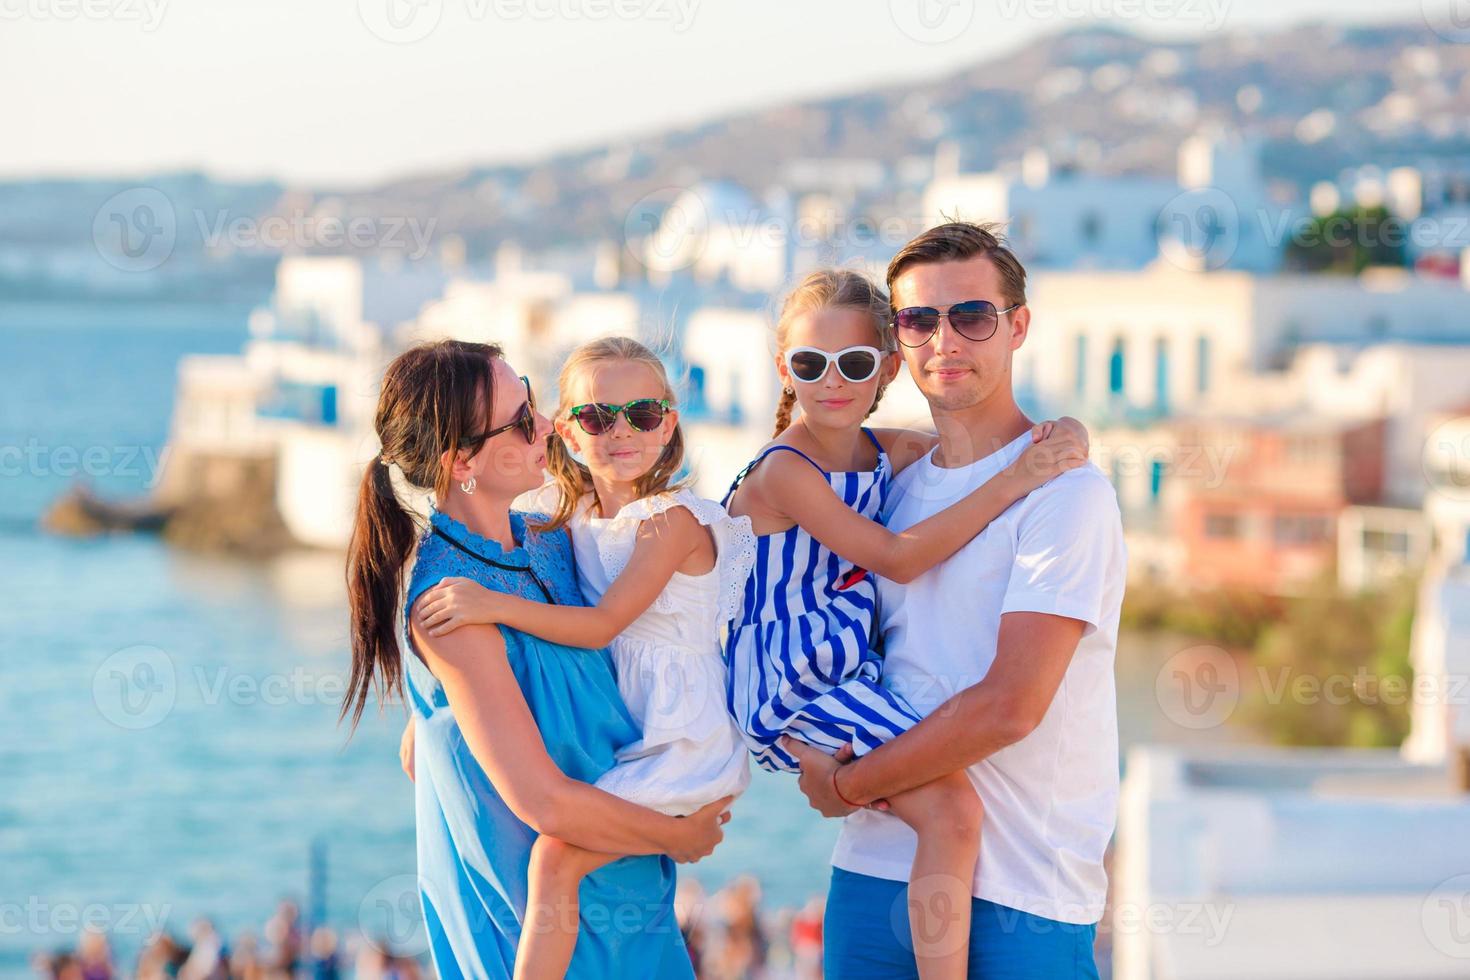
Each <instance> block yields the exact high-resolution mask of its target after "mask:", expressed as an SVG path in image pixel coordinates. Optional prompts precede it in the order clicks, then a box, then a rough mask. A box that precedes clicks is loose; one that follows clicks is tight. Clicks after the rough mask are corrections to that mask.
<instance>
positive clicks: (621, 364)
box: [423, 337, 754, 980]
mask: <svg viewBox="0 0 1470 980" xmlns="http://www.w3.org/2000/svg"><path fill="white" fill-rule="evenodd" d="M558 387H559V389H560V394H561V404H560V406H558V408H557V411H556V415H555V417H554V419H553V421H554V422H555V424H556V430H557V433H558V435H557V436H554V437H553V438H552V439H551V441H550V443H549V446H548V452H547V456H548V460H549V462H548V466H547V469H548V471H549V472H550V473H551V476H552V478H553V482H552V483H550V484H548V485H547V486H546V487H544V488H543V492H542V493H541V494H539V495H538V496H537V499H536V501H535V503H534V504H533V505H532V506H531V508H530V509H531V510H533V511H537V512H544V513H548V514H550V515H551V516H550V518H549V519H548V520H546V521H544V522H543V523H542V524H541V526H540V527H539V528H538V530H539V531H541V532H543V533H545V532H547V531H552V530H556V529H559V528H562V527H565V528H567V530H568V531H569V533H570V534H571V539H572V549H573V551H574V552H575V553H576V556H577V578H578V580H579V581H580V584H581V586H582V595H583V598H585V599H586V600H587V602H588V603H589V604H590V605H589V606H586V607H576V606H565V605H551V604H549V603H542V602H531V601H528V600H526V599H522V598H519V597H517V596H512V595H507V594H503V593H499V592H492V591H490V590H488V589H485V588H483V587H482V586H480V585H479V584H478V583H475V582H473V581H470V580H468V579H459V578H451V579H445V580H444V583H442V584H441V585H439V586H438V587H436V588H437V590H436V591H434V592H431V593H429V595H430V599H429V600H428V601H426V602H425V603H424V606H423V616H424V625H425V627H427V628H428V631H429V632H430V633H431V634H437V633H440V632H447V631H449V630H452V629H456V628H458V627H460V626H463V625H466V624H468V623H500V624H502V625H504V626H508V627H510V628H512V629H516V630H520V631H521V632H524V633H530V634H532V635H534V636H539V637H541V638H542V639H544V640H550V641H552V642H554V643H561V644H565V645H567V646H573V647H603V646H609V645H610V646H611V652H612V658H613V665H614V667H615V668H616V670H617V679H618V693H619V694H621V695H622V698H623V700H624V702H626V703H627V706H628V709H629V711H630V713H631V714H632V715H633V720H634V721H636V722H637V723H638V725H639V728H640V730H641V733H642V738H640V739H639V740H638V741H636V742H634V743H632V744H630V745H626V746H624V747H623V748H622V749H620V750H619V751H618V754H617V765H615V766H613V768H611V769H609V770H608V771H607V772H606V773H604V774H603V775H602V776H601V777H600V778H599V779H598V780H597V786H598V787H599V788H600V789H603V790H606V791H607V792H609V793H612V794H614V795H616V796H620V797H622V798H623V799H625V800H630V801H632V802H634V803H639V804H641V805H643V806H646V807H649V808H651V809H654V810H658V811H659V812H661V813H668V814H672V815H675V816H687V815H689V814H691V813H694V812H696V811H698V810H700V809H701V808H703V807H707V806H716V805H719V806H720V807H725V806H728V805H729V803H730V801H731V800H732V799H733V798H734V797H735V796H737V795H739V794H740V793H741V792H743V791H744V789H745V787H746V786H747V785H748V784H749V782H750V767H749V761H748V756H747V753H746V751H745V746H744V745H743V744H742V742H741V738H740V733H739V732H738V731H736V729H735V726H734V725H733V724H732V722H731V720H730V717H729V715H728V714H727V713H726V712H725V711H724V710H722V703H721V702H722V701H723V699H724V694H725V665H724V662H723V660H722V658H721V650H720V628H721V626H722V625H723V624H724V623H725V622H727V621H728V620H729V619H730V618H731V617H732V616H733V615H734V614H735V612H736V610H738V609H739V608H740V603H741V596H742V588H743V585H744V582H745V579H746V578H747V576H748V574H749V572H750V569H751V564H752V562H753V560H754V538H753V537H752V535H751V531H750V521H749V520H746V519H744V518H740V519H733V518H731V517H730V515H729V514H727V513H726V512H725V510H724V508H723V507H721V506H720V505H719V504H717V503H715V502H714V501H713V500H705V499H703V498H701V497H698V496H696V495H695V494H694V492H693V491H692V490H690V489H688V488H687V487H684V486H680V485H678V484H677V483H676V482H675V476H676V475H677V474H678V472H679V469H680V467H681V466H682V465H683V460H684V435H683V431H682V430H681V429H680V428H679V419H678V413H677V411H675V409H674V407H673V402H674V392H673V390H672V388H671V386H670V385H669V379H668V375H667V373H666V372H665V370H664V367H663V364H662V363H660V361H659V359H658V357H657V356H656V355H655V354H654V353H653V352H652V351H650V350H649V349H648V348H647V347H645V346H643V345H642V344H640V343H639V342H638V341H636V340H632V339H630V338H627V337H608V338H604V339H602V340H594V341H592V342H590V343H587V344H583V345H582V346H581V347H579V348H577V349H576V350H575V351H573V352H572V354H571V356H570V357H569V358H568V359H567V361H566V363H565V364H563V366H562V370H561V376H560V379H559V383H558ZM573 453H576V454H577V455H578V456H580V457H581V459H580V460H578V459H577V458H575V457H574V456H573V455H572V454H573ZM618 857H619V855H615V854H600V853H596V852H593V851H587V850H583V849H581V848H578V847H575V846H573V845H571V844H568V843H566V842H564V841H560V840H557V839H555V838H553V837H548V836H545V835H543V836H541V837H539V838H537V840H536V843H535V844H534V846H533V847H532V849H531V865H530V876H529V878H530V884H529V894H528V895H527V897H526V910H527V912H526V922H525V923H523V925H522V928H521V940H520V945H519V947H518V948H517V950H516V966H515V976H516V980H531V978H536V980H539V978H542V977H560V976H563V975H564V974H565V973H566V970H567V964H568V962H570V960H571V958H572V952H573V949H574V947H575V945H576V938H577V922H578V914H577V913H578V906H577V890H578V888H579V886H580V885H581V881H582V878H583V877H584V876H585V875H587V874H588V873H590V872H592V871H595V870H596V869H597V868H599V867H601V866H602V865H604V864H607V863H608V862H610V861H615V860H617V859H618ZM600 911H601V912H604V913H605V912H607V911H608V910H606V909H602V910H600ZM548 919H550V920H551V921H546V920H548ZM604 927H605V922H604Z"/></svg>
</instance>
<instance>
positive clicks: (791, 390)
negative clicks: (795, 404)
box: [781, 388, 796, 395]
mask: <svg viewBox="0 0 1470 980" xmlns="http://www.w3.org/2000/svg"><path fill="white" fill-rule="evenodd" d="M781 393H782V394H786V395H794V394H796V389H795V388H782V389H781Z"/></svg>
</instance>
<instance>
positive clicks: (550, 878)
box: [515, 835, 621, 980]
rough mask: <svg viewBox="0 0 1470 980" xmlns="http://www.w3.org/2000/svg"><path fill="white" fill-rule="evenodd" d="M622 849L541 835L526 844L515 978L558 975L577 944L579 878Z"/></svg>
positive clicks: (614, 857) (541, 978)
mask: <svg viewBox="0 0 1470 980" xmlns="http://www.w3.org/2000/svg"><path fill="white" fill-rule="evenodd" d="M619 857H621V855H618V854H603V853H602V852H601V851H588V850H584V849H582V848H580V847H577V846H576V845H575V844H568V843H567V842H566V841H564V840H558V839H557V838H555V837H547V836H545V835H543V836H541V837H538V838H536V843H535V844H533V845H532V846H531V867H530V874H529V883H528V887H527V889H526V921H525V923H524V925H522V927H521V942H520V945H519V946H517V947H516V971H515V980H549V978H555V980H561V978H562V977H565V976H566V975H567V968H568V967H569V966H570V965H571V962H572V950H573V949H575V948H576V945H577V917H578V915H579V914H580V912H581V908H580V906H579V904H578V901H577V889H578V888H580V887H581V884H582V879H583V878H585V877H586V876H587V875H588V874H589V873H590V872H593V871H596V870H597V869H598V868H600V867H602V866H603V865H605V864H610V863H611V862H613V861H616V860H617V859H618V858H619Z"/></svg>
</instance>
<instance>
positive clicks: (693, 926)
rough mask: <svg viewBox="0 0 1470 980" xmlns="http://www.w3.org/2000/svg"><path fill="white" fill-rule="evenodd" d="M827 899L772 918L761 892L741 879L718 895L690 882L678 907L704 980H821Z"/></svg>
mask: <svg viewBox="0 0 1470 980" xmlns="http://www.w3.org/2000/svg"><path fill="white" fill-rule="evenodd" d="M823 909H824V905H823V900H822V898H821V897H814V898H812V899H811V900H810V901H808V902H807V904H806V905H804V906H802V907H801V908H799V909H795V910H793V909H781V910H779V911H777V912H775V913H773V914H772V913H766V912H763V911H762V909H761V887H760V882H758V881H757V880H756V879H755V878H754V877H751V876H750V875H741V876H740V877H738V878H736V879H734V880H733V881H731V882H730V883H729V884H728V885H726V886H725V887H724V888H721V889H720V890H719V891H717V892H715V893H714V894H713V895H706V894H705V892H704V890H703V889H702V888H701V887H700V885H699V883H698V882H697V881H695V880H694V879H692V878H685V879H684V880H683V882H682V883H681V884H680V886H679V895H678V897H677V898H676V899H675V901H674V911H675V913H676V914H677V915H678V917H679V928H680V929H681V930H682V931H683V933H684V940H685V942H686V943H687V944H688V946H689V956H690V958H691V959H692V960H693V961H694V972H695V974H696V975H697V976H698V977H699V980H821V976H822V913H823Z"/></svg>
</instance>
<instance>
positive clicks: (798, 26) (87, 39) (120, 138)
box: [0, 0, 1456, 187]
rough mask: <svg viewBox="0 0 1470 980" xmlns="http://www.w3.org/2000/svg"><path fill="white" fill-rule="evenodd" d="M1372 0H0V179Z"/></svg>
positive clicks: (936, 62) (506, 154)
mask: <svg viewBox="0 0 1470 980" xmlns="http://www.w3.org/2000/svg"><path fill="white" fill-rule="evenodd" d="M1454 2H1456V0H1408V2H1406V3H1405V4H1404V5H1403V6H1401V7H1399V8H1398V10H1399V13H1398V14H1397V16H1398V17H1399V18H1400V19H1402V18H1409V17H1414V18H1417V17H1420V16H1430V14H1429V13H1427V12H1425V11H1427V10H1428V8H1430V7H1434V6H1435V5H1436V4H1438V5H1444V4H1449V3H1454ZM1385 6H1386V5H1385V4H1383V2H1382V0H0V93H3V96H0V178H17V177H37V176H76V175H106V176H123V175H126V176H132V175H135V174H143V173H154V172H159V171H166V170H185V169H187V170H203V171H205V172H207V173H209V174H211V175H212V176H215V177H220V178H228V179H260V178H271V179H279V180H284V181H287V182H292V183H297V184H307V185H312V186H341V187H356V186H363V185H368V184H371V183H373V182H377V181H381V180H384V179H387V178H391V177H399V176H404V175H411V174H416V173H436V172H443V171H448V170H453V169H456V168H461V167H465V166H469V165H472V164H484V163H493V162H499V161H523V160H530V159H534V158H536V157H538V156H541V155H544V154H546V153H548V152H551V151H554V150H559V149H569V148H576V147H581V146H587V145H591V144H596V143H600V142H604V141H606V140H608V139H615V138H617V137H620V136H627V135H634V134H639V133H646V132H654V131H657V130H660V129H663V128H665V127H668V126H673V125H681V124H688V123H694V122H699V121H701V120H704V119H708V118H711V117H714V116H718V115H721V114H725V113H729V112H733V111H738V110H742V109H749V108H755V107H761V106H769V105H778V104H782V103H786V102H790V101H794V100H799V99H805V98H812V97H817V96H824V95H834V94H839V93H842V92H848V91H857V90H861V89H865V88H868V87H871V86H874V85H878V84H883V83H891V82H901V81H908V80H914V79H921V78H927V77H933V76H936V75H942V74H944V73H945V72H948V71H952V70H955V69H957V68H961V67H965V66H968V65H971V64H974V63H976V62H978V61H981V60H983V59H984V58H985V57H987V56H989V55H992V54H996V53H1001V52H1003V51H1005V50H1008V49H1011V48H1014V47H1016V46H1018V45H1020V44H1023V43H1025V42H1027V41H1028V40H1030V39H1033V38H1035V37H1037V36H1041V35H1044V34H1050V33H1056V32H1058V31H1062V30H1066V29H1068V28H1072V27H1078V26H1083V25H1085V24H1089V23H1099V22H1106V23H1110V24H1113V25H1116V26H1119V27H1123V28H1128V29H1133V30H1136V31H1138V32H1140V33H1144V34H1149V35H1154V36H1161V37H1179V36H1191V35H1196V36H1197V35H1204V34H1207V33H1208V32H1211V31H1222V30H1223V31H1237V30H1250V29H1253V28H1256V27H1262V26H1284V25H1286V24H1288V23H1291V22H1297V21H1301V20H1306V19H1320V20H1329V21H1335V22H1342V23H1371V22H1373V20H1374V19H1376V18H1382V17H1384V16H1385V14H1384V13H1383V10H1384V7H1385Z"/></svg>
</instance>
